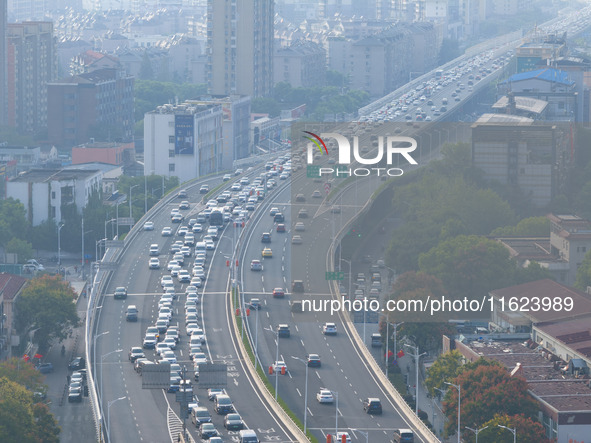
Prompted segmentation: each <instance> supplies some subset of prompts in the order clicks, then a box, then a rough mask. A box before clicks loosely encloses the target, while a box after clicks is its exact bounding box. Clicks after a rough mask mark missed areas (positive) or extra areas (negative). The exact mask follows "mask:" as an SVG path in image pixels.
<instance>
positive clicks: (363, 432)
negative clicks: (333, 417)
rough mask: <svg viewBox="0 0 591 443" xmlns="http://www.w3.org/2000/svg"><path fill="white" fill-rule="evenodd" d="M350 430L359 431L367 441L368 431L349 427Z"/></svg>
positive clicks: (366, 442)
mask: <svg viewBox="0 0 591 443" xmlns="http://www.w3.org/2000/svg"><path fill="white" fill-rule="evenodd" d="M351 432H359V433H360V434H361V435H363V436H364V437H365V443H369V432H366V431H362V430H361V429H355V428H351Z"/></svg>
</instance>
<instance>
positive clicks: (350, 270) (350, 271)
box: [341, 258, 365, 342]
mask: <svg viewBox="0 0 591 443" xmlns="http://www.w3.org/2000/svg"><path fill="white" fill-rule="evenodd" d="M341 261H344V262H345V263H347V264H348V265H349V288H347V291H349V298H351V273H352V272H353V270H352V269H351V262H350V261H349V260H345V259H344V258H341ZM363 318H365V316H363ZM363 341H364V342H365V339H364V340H363Z"/></svg>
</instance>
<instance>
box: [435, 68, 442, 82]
mask: <svg viewBox="0 0 591 443" xmlns="http://www.w3.org/2000/svg"><path fill="white" fill-rule="evenodd" d="M441 77H443V71H442V70H441V69H438V70H437V71H435V80H439V79H440V78H441Z"/></svg>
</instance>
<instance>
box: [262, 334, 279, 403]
mask: <svg viewBox="0 0 591 443" xmlns="http://www.w3.org/2000/svg"><path fill="white" fill-rule="evenodd" d="M264 329H265V331H270V332H272V333H273V334H275V340H277V351H276V353H275V364H277V362H278V361H279V331H274V330H273V329H272V328H264ZM274 366H275V365H274ZM273 370H274V371H275V400H277V388H278V380H279V379H278V375H279V374H278V373H277V367H276V366H275V367H274V368H273Z"/></svg>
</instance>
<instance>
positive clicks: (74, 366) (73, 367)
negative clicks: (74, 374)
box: [68, 357, 86, 371]
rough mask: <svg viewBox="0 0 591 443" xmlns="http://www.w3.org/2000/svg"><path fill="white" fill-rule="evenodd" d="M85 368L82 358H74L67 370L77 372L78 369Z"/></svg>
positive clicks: (84, 361)
mask: <svg viewBox="0 0 591 443" xmlns="http://www.w3.org/2000/svg"><path fill="white" fill-rule="evenodd" d="M84 368H86V360H84V357H75V358H74V359H73V360H72V361H71V362H70V363H69V364H68V369H69V370H70V371H78V370H80V369H84Z"/></svg>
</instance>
